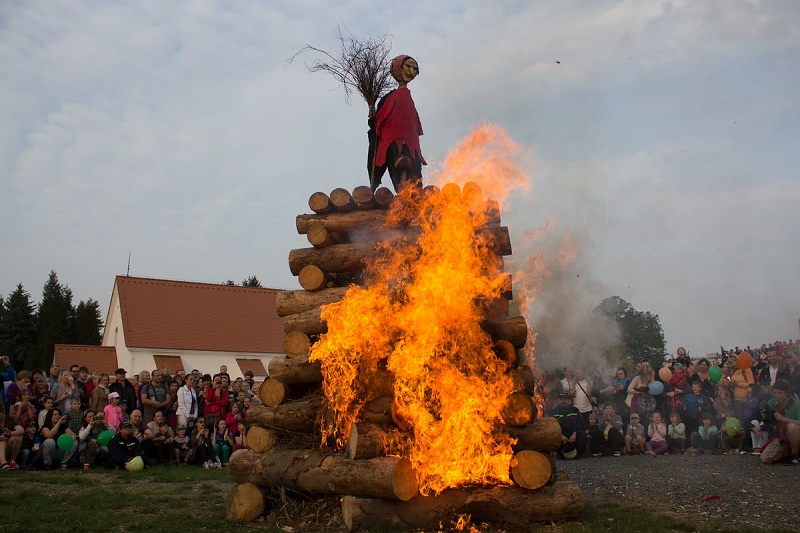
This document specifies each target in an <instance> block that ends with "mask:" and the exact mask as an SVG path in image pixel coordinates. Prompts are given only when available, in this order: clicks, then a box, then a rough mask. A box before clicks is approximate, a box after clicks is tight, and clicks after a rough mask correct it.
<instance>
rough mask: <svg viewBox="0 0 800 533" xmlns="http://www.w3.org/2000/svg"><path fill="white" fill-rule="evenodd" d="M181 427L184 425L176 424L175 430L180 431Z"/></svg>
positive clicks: (183, 427)
mask: <svg viewBox="0 0 800 533" xmlns="http://www.w3.org/2000/svg"><path fill="white" fill-rule="evenodd" d="M182 429H186V426H184V425H183V424H178V427H176V428H175V431H180V430H182Z"/></svg>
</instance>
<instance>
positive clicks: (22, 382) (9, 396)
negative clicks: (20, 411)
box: [0, 370, 31, 407]
mask: <svg viewBox="0 0 800 533" xmlns="http://www.w3.org/2000/svg"><path fill="white" fill-rule="evenodd" d="M30 379H31V373H30V372H28V371H27V370H21V371H19V372H17V379H16V381H14V382H13V383H11V385H9V386H8V388H7V389H6V398H5V401H4V403H5V404H6V405H8V406H9V407H13V406H14V404H15V403H17V402H18V401H19V394H20V393H21V392H22V391H23V390H28V383H29V382H30ZM0 385H2V383H0ZM29 392H30V391H29Z"/></svg>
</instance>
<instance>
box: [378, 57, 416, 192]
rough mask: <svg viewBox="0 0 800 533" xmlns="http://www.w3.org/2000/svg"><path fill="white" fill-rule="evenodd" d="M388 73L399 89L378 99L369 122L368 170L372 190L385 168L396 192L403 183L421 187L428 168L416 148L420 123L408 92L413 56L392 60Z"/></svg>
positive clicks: (379, 182)
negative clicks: (424, 171) (425, 169)
mask: <svg viewBox="0 0 800 533" xmlns="http://www.w3.org/2000/svg"><path fill="white" fill-rule="evenodd" d="M390 73H391V75H392V77H393V78H394V79H395V80H396V81H397V84H398V87H397V89H395V90H393V91H391V92H389V93H388V94H386V95H385V96H384V97H383V98H381V100H380V102H379V103H378V107H377V109H376V111H375V116H373V117H371V118H370V119H369V126H370V129H369V132H368V136H369V153H368V155H367V171H368V172H369V184H370V187H371V188H372V190H373V191H374V190H376V189H377V188H378V187H379V186H380V184H381V178H382V177H383V175H384V173H385V172H386V170H387V169H388V170H389V176H390V177H391V179H392V184H393V185H394V189H395V191H399V190H400V187H401V185H402V184H403V183H406V182H410V183H414V184H415V185H417V186H421V184H422V165H427V163H426V162H425V159H424V158H423V157H422V150H421V149H420V146H419V137H420V135H422V123H421V122H420V120H419V114H418V113H417V108H416V106H415V105H414V99H413V98H411V91H410V90H409V89H408V84H409V83H410V82H411V81H413V80H414V78H416V77H417V76H418V75H419V66H418V65H417V62H416V60H415V59H414V58H413V57H411V56H407V55H399V56H397V57H395V58H394V59H393V60H392V63H391V66H390Z"/></svg>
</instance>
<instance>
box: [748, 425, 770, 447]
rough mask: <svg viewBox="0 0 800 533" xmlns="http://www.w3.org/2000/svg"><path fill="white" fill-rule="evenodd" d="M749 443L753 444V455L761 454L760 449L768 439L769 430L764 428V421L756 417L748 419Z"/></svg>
mask: <svg viewBox="0 0 800 533" xmlns="http://www.w3.org/2000/svg"><path fill="white" fill-rule="evenodd" d="M750 425H751V428H750V443H751V444H752V445H753V455H761V449H762V448H764V446H766V444H767V441H769V432H768V431H767V430H766V429H765V428H764V422H762V421H761V420H758V419H753V420H751V421H750Z"/></svg>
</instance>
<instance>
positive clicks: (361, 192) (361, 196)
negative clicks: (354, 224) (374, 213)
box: [353, 185, 377, 210]
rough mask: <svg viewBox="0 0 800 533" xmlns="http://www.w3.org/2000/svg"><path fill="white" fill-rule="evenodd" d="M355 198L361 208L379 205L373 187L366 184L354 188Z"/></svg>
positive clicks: (372, 207)
mask: <svg viewBox="0 0 800 533" xmlns="http://www.w3.org/2000/svg"><path fill="white" fill-rule="evenodd" d="M353 200H355V202H356V206H357V207H358V208H359V209H365V210H366V209H374V208H375V206H376V205H377V204H376V203H375V196H374V195H373V194H372V189H371V188H370V187H368V186H366V185H360V186H358V187H356V188H355V189H353Z"/></svg>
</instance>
